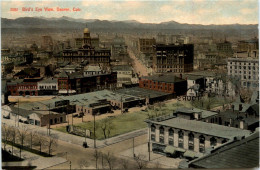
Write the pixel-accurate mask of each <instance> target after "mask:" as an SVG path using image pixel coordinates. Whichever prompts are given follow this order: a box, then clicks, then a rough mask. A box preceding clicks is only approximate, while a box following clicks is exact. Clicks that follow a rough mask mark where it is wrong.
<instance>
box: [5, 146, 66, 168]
mask: <svg viewBox="0 0 260 170" xmlns="http://www.w3.org/2000/svg"><path fill="white" fill-rule="evenodd" d="M6 150H7V151H8V150H12V149H11V146H10V145H6ZM14 155H15V156H17V157H19V156H20V150H19V149H18V148H16V147H14ZM22 158H23V159H24V160H23V161H20V162H2V166H29V165H30V166H36V169H46V168H49V167H52V166H55V165H58V164H61V163H64V162H67V160H66V159H65V158H61V157H56V156H53V157H42V156H39V155H37V154H33V153H31V152H28V151H24V150H22Z"/></svg>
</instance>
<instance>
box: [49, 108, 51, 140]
mask: <svg viewBox="0 0 260 170" xmlns="http://www.w3.org/2000/svg"><path fill="white" fill-rule="evenodd" d="M50 108H51V104H49V136H50V135H51V121H50V120H51V109H50Z"/></svg>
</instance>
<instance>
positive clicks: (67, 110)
mask: <svg viewBox="0 0 260 170" xmlns="http://www.w3.org/2000/svg"><path fill="white" fill-rule="evenodd" d="M66 114H67V119H68V126H69V125H70V119H69V113H68V104H67V109H66Z"/></svg>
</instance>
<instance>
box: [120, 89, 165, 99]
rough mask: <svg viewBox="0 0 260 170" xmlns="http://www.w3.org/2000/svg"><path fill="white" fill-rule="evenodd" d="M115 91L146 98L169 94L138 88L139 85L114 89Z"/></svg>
mask: <svg viewBox="0 0 260 170" xmlns="http://www.w3.org/2000/svg"><path fill="white" fill-rule="evenodd" d="M116 92H117V93H123V94H128V95H133V96H139V97H146V98H156V97H161V96H166V95H169V94H170V93H165V92H159V91H154V90H149V89H144V88H140V87H131V88H125V89H119V90H116Z"/></svg>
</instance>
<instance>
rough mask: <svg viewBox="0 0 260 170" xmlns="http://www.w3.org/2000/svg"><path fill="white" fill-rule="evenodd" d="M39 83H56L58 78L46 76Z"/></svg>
mask: <svg viewBox="0 0 260 170" xmlns="http://www.w3.org/2000/svg"><path fill="white" fill-rule="evenodd" d="M39 83H58V80H57V79H56V78H47V79H43V80H42V81H40V82H39Z"/></svg>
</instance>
